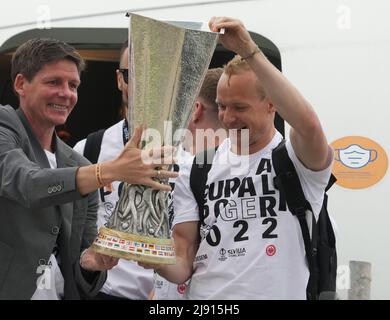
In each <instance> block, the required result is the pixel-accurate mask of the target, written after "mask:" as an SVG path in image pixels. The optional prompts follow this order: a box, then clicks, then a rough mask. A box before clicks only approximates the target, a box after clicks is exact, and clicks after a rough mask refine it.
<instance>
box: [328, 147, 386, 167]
mask: <svg viewBox="0 0 390 320" xmlns="http://www.w3.org/2000/svg"><path fill="white" fill-rule="evenodd" d="M377 156H378V154H377V151H376V150H372V149H364V148H362V147H361V146H359V145H357V144H351V145H350V146H348V147H346V148H345V149H336V150H335V160H336V161H340V162H341V163H342V164H343V165H344V166H346V167H348V168H351V169H359V168H362V167H364V166H366V165H367V164H368V163H369V162H373V161H375V160H376V158H377Z"/></svg>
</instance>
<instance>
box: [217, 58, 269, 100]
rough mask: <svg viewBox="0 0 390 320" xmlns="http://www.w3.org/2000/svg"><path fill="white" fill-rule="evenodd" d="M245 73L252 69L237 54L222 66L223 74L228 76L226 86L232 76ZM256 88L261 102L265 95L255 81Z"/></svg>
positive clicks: (258, 83)
mask: <svg viewBox="0 0 390 320" xmlns="http://www.w3.org/2000/svg"><path fill="white" fill-rule="evenodd" d="M246 71H252V68H251V67H250V65H249V64H248V62H246V60H244V59H242V58H241V56H239V55H238V54H237V55H236V56H234V58H233V59H232V60H230V61H229V62H228V63H227V64H226V65H224V66H223V73H225V74H226V75H227V76H228V84H229V81H230V77H231V76H232V75H237V74H240V73H243V72H246ZM256 88H257V91H258V94H259V97H260V98H261V100H263V99H264V98H265V97H266V96H267V95H266V93H265V90H264V88H263V86H262V85H261V84H260V81H259V80H256Z"/></svg>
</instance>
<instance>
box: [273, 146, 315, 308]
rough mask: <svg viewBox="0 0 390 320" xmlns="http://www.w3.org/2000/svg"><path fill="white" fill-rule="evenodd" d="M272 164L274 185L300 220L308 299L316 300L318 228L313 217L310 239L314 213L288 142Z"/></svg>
mask: <svg viewBox="0 0 390 320" xmlns="http://www.w3.org/2000/svg"><path fill="white" fill-rule="evenodd" d="M272 163H273V167H274V170H275V173H276V177H275V178H274V185H275V187H276V188H277V189H279V191H280V192H281V193H282V196H284V198H285V199H286V202H287V205H288V208H289V210H290V211H291V213H292V214H293V215H294V216H296V217H297V218H298V221H299V225H300V227H301V232H302V237H303V241H304V244H305V252H306V259H307V262H308V265H309V271H310V278H309V283H308V286H307V290H306V291H307V297H308V299H309V300H310V299H315V298H316V293H317V282H318V270H316V263H315V261H316V254H317V231H316V230H317V228H316V227H315V218H314V215H313V217H312V218H313V219H312V222H313V225H312V226H313V228H312V239H310V232H309V227H308V225H307V221H306V210H310V211H311V212H312V208H311V205H310V203H309V202H308V201H307V200H306V198H305V195H304V193H303V189H302V185H301V182H300V180H299V177H298V174H297V172H296V170H295V167H294V164H293V163H292V161H291V159H290V157H289V156H288V152H287V149H286V141H285V140H282V141H281V142H280V144H279V145H278V146H277V147H276V148H275V149H273V150H272Z"/></svg>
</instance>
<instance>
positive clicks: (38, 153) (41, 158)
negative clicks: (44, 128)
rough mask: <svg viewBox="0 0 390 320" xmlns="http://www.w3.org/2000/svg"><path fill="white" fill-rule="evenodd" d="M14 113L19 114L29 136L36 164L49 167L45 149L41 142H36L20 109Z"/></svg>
mask: <svg viewBox="0 0 390 320" xmlns="http://www.w3.org/2000/svg"><path fill="white" fill-rule="evenodd" d="M16 114H17V115H18V116H19V119H20V121H21V122H22V124H23V127H24V128H25V129H26V132H27V134H28V136H29V141H30V145H31V147H32V150H33V152H34V155H35V159H36V161H37V164H38V165H39V166H40V167H41V168H42V169H44V168H50V164H49V160H48V159H47V156H46V154H45V151H44V150H43V148H42V146H41V144H40V143H39V142H38V140H37V138H36V137H35V134H34V132H33V131H32V130H31V127H30V124H29V122H28V120H27V118H26V116H25V115H24V113H23V111H22V109H20V108H19V109H17V110H16Z"/></svg>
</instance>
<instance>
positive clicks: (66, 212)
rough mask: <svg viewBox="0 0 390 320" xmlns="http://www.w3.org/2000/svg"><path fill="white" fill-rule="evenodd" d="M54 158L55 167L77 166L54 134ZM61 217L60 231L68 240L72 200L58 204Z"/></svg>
mask: <svg viewBox="0 0 390 320" xmlns="http://www.w3.org/2000/svg"><path fill="white" fill-rule="evenodd" d="M55 139H56V160H57V168H67V167H75V166H77V163H76V161H74V160H72V159H71V154H72V151H71V149H70V148H66V147H65V146H64V143H63V142H62V141H61V140H60V139H59V138H58V137H57V136H56V137H55ZM59 207H60V210H61V219H62V230H61V231H62V233H63V235H64V236H66V238H67V239H68V240H69V238H70V233H71V226H72V216H73V202H68V203H64V204H61V205H59Z"/></svg>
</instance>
